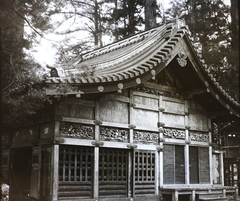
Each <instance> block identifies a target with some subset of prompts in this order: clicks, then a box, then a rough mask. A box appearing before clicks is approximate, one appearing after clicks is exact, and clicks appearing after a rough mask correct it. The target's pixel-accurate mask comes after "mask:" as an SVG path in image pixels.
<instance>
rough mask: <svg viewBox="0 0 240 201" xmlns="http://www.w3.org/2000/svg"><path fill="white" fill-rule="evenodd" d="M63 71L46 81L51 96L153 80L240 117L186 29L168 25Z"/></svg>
mask: <svg viewBox="0 0 240 201" xmlns="http://www.w3.org/2000/svg"><path fill="white" fill-rule="evenodd" d="M64 72H65V76H60V77H51V78H49V79H48V80H47V82H46V86H47V87H46V88H47V89H46V92H47V94H49V95H53V94H60V95H61V93H59V92H58V91H57V90H55V86H57V85H59V84H66V85H71V86H72V87H73V90H72V91H70V92H67V93H68V94H76V95H77V96H78V97H80V96H81V94H89V93H103V92H116V91H119V92H121V91H122V90H124V89H129V88H132V87H138V86H139V85H141V84H144V83H146V82H149V81H150V82H155V83H157V84H160V85H162V86H165V85H166V86H171V87H175V88H177V89H181V90H182V91H184V94H185V95H184V96H186V98H190V97H195V98H197V99H198V100H200V99H202V102H203V105H204V106H205V107H206V108H208V109H210V110H213V111H214V110H228V111H230V112H231V113H234V114H236V115H239V107H240V104H239V103H238V102H237V101H235V100H234V99H232V98H231V97H230V96H228V94H227V93H226V92H225V90H224V89H223V88H222V87H221V86H220V85H219V84H218V83H217V82H216V80H214V78H213V76H212V75H211V74H210V73H209V69H208V67H207V65H206V64H205V63H204V61H203V60H201V57H200V56H199V55H198V54H197V53H196V51H195V49H194V47H193V45H192V44H191V37H190V36H189V31H188V28H187V26H186V25H184V24H179V23H176V24H175V23H169V24H164V25H162V26H160V27H156V28H153V29H151V30H148V31H145V32H143V33H140V34H137V35H135V36H132V37H130V38H127V39H125V40H122V41H119V42H116V43H113V44H111V45H108V46H106V47H103V48H100V49H97V50H94V51H91V52H89V53H87V54H85V55H82V56H79V57H77V58H75V59H74V60H72V61H71V62H70V64H69V65H68V66H65V67H64ZM196 91H197V92H196Z"/></svg>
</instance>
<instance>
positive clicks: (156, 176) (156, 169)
mask: <svg viewBox="0 0 240 201" xmlns="http://www.w3.org/2000/svg"><path fill="white" fill-rule="evenodd" d="M158 175H159V165H158V151H155V195H159V184H158V183H159V181H158Z"/></svg>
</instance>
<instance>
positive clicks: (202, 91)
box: [185, 88, 209, 99]
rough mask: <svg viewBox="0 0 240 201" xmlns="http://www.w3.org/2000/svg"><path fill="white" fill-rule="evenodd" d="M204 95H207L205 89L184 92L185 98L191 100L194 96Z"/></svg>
mask: <svg viewBox="0 0 240 201" xmlns="http://www.w3.org/2000/svg"><path fill="white" fill-rule="evenodd" d="M205 93H209V90H208V89H207V88H201V89H194V90H190V91H187V92H185V98H186V99H191V98H193V97H194V95H199V94H205Z"/></svg>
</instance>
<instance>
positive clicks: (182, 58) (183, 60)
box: [177, 51, 187, 67]
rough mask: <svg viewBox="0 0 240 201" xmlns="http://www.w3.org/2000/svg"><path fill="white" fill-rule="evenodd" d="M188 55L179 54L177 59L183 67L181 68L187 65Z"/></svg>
mask: <svg viewBox="0 0 240 201" xmlns="http://www.w3.org/2000/svg"><path fill="white" fill-rule="evenodd" d="M186 59H187V55H186V53H185V52H183V51H181V52H179V53H178V58H177V61H178V64H179V65H180V66H181V67H184V66H186V65H187V60H186Z"/></svg>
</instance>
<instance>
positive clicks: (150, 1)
mask: <svg viewBox="0 0 240 201" xmlns="http://www.w3.org/2000/svg"><path fill="white" fill-rule="evenodd" d="M156 7H157V2H156V0H145V30H147V29H150V28H152V27H155V26H156V24H157V22H156Z"/></svg>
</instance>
